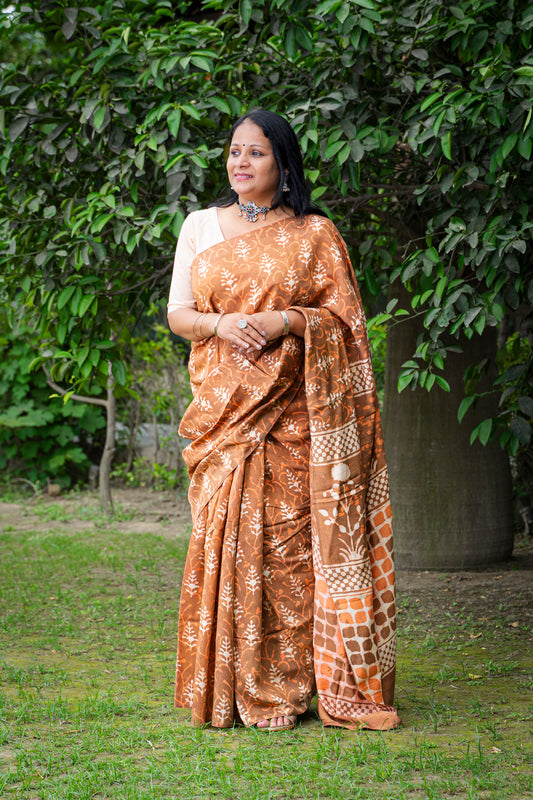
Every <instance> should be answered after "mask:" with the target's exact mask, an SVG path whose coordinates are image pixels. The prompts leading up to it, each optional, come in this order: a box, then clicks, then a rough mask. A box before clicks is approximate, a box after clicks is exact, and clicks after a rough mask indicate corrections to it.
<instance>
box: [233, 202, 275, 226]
mask: <svg viewBox="0 0 533 800" xmlns="http://www.w3.org/2000/svg"><path fill="white" fill-rule="evenodd" d="M238 206H239V209H240V212H239V217H242V215H243V214H244V218H245V219H246V221H247V222H257V220H258V219H259V214H262V215H263V219H266V216H267V214H268V212H269V211H272V209H271V208H269V207H268V206H258V205H257V204H256V203H254V201H253V200H250V202H249V203H245V204H244V205H243V204H242V203H238Z"/></svg>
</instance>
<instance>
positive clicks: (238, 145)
mask: <svg viewBox="0 0 533 800" xmlns="http://www.w3.org/2000/svg"><path fill="white" fill-rule="evenodd" d="M231 147H246V143H244V144H238V143H237V142H235V143H233V142H232V143H231ZM248 147H263V148H265V147H268V145H266V144H249V145H248Z"/></svg>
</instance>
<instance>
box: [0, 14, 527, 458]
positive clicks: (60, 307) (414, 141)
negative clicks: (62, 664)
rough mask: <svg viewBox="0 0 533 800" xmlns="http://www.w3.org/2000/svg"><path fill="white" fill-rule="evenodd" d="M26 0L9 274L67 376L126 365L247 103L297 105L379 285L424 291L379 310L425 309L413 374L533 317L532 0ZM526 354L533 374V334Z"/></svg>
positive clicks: (19, 303) (12, 152)
mask: <svg viewBox="0 0 533 800" xmlns="http://www.w3.org/2000/svg"><path fill="white" fill-rule="evenodd" d="M10 8H11V9H12V10H11V11H10V15H11V17H10V19H11V25H10V26H8V25H6V26H4V30H3V33H2V34H0V35H1V36H2V41H6V40H9V47H10V49H9V51H8V56H7V60H6V62H4V63H3V64H2V74H1V76H0V104H1V106H2V112H3V115H4V121H3V122H2V123H1V124H0V131H1V135H3V136H4V137H5V147H4V152H3V155H2V157H1V158H0V171H1V173H2V175H3V176H4V189H3V190H0V191H2V195H1V203H2V212H1V215H0V217H1V218H0V231H4V234H3V236H4V238H5V240H6V243H5V250H4V255H3V257H2V260H1V263H2V265H3V275H2V278H1V279H0V292H1V291H3V292H4V294H5V295H6V296H7V297H8V298H9V301H10V303H11V308H12V313H14V314H16V313H17V312H18V311H19V310H21V309H22V308H23V313H24V314H25V316H27V317H30V318H31V319H33V322H34V324H36V325H38V327H39V330H40V337H41V341H42V342H43V345H42V351H41V354H42V358H44V359H46V360H47V361H51V362H53V364H54V365H53V372H54V376H55V377H56V378H58V379H61V380H72V381H75V382H84V381H85V382H90V383H91V384H93V385H94V384H95V383H98V384H101V385H105V383H106V380H107V364H106V362H107V360H111V362H112V363H113V372H114V375H115V378H116V380H117V381H118V384H119V385H121V386H125V385H126V382H127V376H126V370H125V367H124V362H123V360H122V353H123V352H124V348H125V345H126V344H127V342H128V340H129V338H130V337H131V334H132V330H133V328H134V325H135V321H136V319H137V318H138V315H139V314H140V313H141V309H142V308H143V307H146V306H147V305H148V304H149V303H150V301H151V300H152V299H155V298H157V297H160V296H163V295H165V294H166V291H167V286H168V277H169V268H170V261H171V253H172V249H173V244H174V241H175V237H176V234H177V233H178V230H179V228H180V225H181V222H182V220H183V217H184V214H185V213H187V211H189V210H190V209H192V208H194V207H196V206H197V205H198V204H200V203H205V202H206V201H207V200H210V199H212V197H213V195H215V194H218V193H219V192H220V191H221V190H222V188H223V184H224V178H223V173H224V171H223V169H222V168H221V164H220V157H221V154H222V147H223V143H224V135H225V131H226V130H227V129H228V127H229V125H230V122H231V121H232V120H233V119H234V118H235V117H236V116H237V115H238V114H240V113H241V111H243V110H244V109H246V108H248V107H249V106H251V105H261V106H264V107H268V108H272V109H273V110H276V111H279V112H282V113H286V114H287V115H288V116H289V117H290V118H291V120H292V122H293V125H294V127H295V130H296V131H297V134H298V136H299V139H300V142H301V144H302V148H303V150H304V152H305V156H306V162H307V165H308V177H309V179H310V181H311V182H312V184H313V198H314V199H315V201H319V202H321V203H323V204H324V207H325V208H327V210H328V211H329V213H330V214H331V216H332V217H333V218H334V220H335V221H336V222H337V223H338V224H339V226H340V228H341V230H342V232H343V234H344V235H345V238H346V239H347V241H348V243H349V245H350V247H351V249H352V253H353V254H354V256H355V258H354V262H355V264H356V271H357V275H358V279H359V282H360V284H361V288H362V291H363V296H364V297H365V299H366V301H367V302H368V303H369V304H371V303H372V301H373V300H375V298H376V297H378V295H379V294H380V293H382V292H383V291H386V289H387V287H388V285H389V284H390V283H391V282H393V283H394V282H396V284H398V283H399V282H401V284H403V286H405V287H406V288H407V289H408V290H409V292H410V294H411V300H410V304H408V306H407V308H398V304H397V303H396V301H395V299H394V298H391V299H390V301H389V302H388V304H387V307H386V311H385V313H384V314H383V315H381V316H380V317H379V318H378V320H377V321H378V323H379V322H383V321H386V320H388V321H389V322H391V323H392V324H398V323H399V322H400V321H401V315H402V314H406V313H409V314H410V315H412V314H417V315H420V316H421V317H422V318H423V320H424V325H425V333H424V334H423V335H422V336H421V337H420V339H419V341H418V343H417V346H416V349H415V352H413V354H412V357H411V358H410V359H409V360H408V361H407V363H406V364H404V367H403V369H402V371H401V373H400V375H399V388H400V389H403V388H405V387H407V386H410V387H414V386H415V385H420V386H423V387H425V388H426V389H428V390H429V389H431V388H433V387H434V386H435V385H437V386H440V387H442V388H443V389H447V388H448V379H447V377H446V376H447V374H449V371H450V370H453V351H454V349H456V348H457V344H456V342H455V341H454V337H459V336H460V335H462V334H464V335H465V336H466V337H472V336H478V335H479V334H481V333H482V332H483V331H484V329H485V328H486V327H487V326H499V325H500V324H501V323H502V321H505V324H506V327H507V328H508V329H509V332H510V333H513V332H514V331H517V330H521V331H523V332H524V335H526V336H529V335H531V325H532V319H531V312H530V308H531V302H532V300H533V273H532V266H531V264H532V249H533V248H532V238H531V226H532V224H533V223H532V222H531V221H530V219H529V217H528V210H529V208H530V207H531V205H532V202H533V196H532V195H533V181H532V175H531V171H532V161H531V152H532V144H533V119H532V100H531V94H532V92H531V89H532V85H533V57H532V55H531V53H532V49H531V42H532V29H533V11H532V9H531V4H530V3H527V2H525V0H503V2H501V1H500V0H457V3H455V4H454V5H448V4H444V3H442V2H441V1H440V0H425V2H424V3H418V2H410V0H399V2H396V3H394V4H393V3H389V2H383V3H377V2H375V0H346V1H345V2H340V0H322V2H320V3H318V4H312V5H310V4H309V3H308V2H306V0H296V1H295V0H290V2H289V0H257V1H256V2H255V1H254V2H253V3H252V2H251V0H240V2H236V0H205V1H204V3H203V4H202V6H201V7H199V6H198V5H197V4H194V3H185V2H184V3H182V4H181V5H180V6H174V5H172V4H171V3H170V2H169V0H158V1H157V2H155V3H152V4H145V3H140V2H132V1H130V0H122V1H121V2H111V0H104V1H103V2H98V3H96V4H95V5H94V6H92V7H86V6H84V7H80V8H73V7H67V8H65V7H63V6H62V5H60V4H58V3H56V2H52V0H47V2H41V3H39V4H36V5H35V6H31V7H30V6H28V5H23V4H20V3H14V4H13V5H12V6H11V7H10ZM22 39H23V40H24V41H23V44H24V46H23V47H22V48H17V47H16V45H17V43H20V42H21V40H22ZM28 43H31V46H30V45H29V44H28ZM17 52H22V53H23V54H24V56H23V58H20V57H19V58H20V61H19V62H18V63H16V62H15V55H14V54H15V53H17ZM9 59H12V60H9ZM521 363H522V364H523V365H524V373H523V374H524V375H527V376H530V375H531V350H529V354H528V355H527V360H526V361H524V362H521ZM473 366H475V365H473ZM521 391H523V394H522V395H521V396H523V397H525V398H528V399H530V398H531V397H532V396H533V387H532V385H531V378H530V377H527V379H524V385H523V390H522V389H521ZM472 402H473V401H472ZM517 418H519V419H520V420H521V421H520V422H519V423H517V422H514V423H513V426H511V424H510V420H511V419H517ZM502 420H503V421H505V420H508V421H509V424H508V425H507V426H506V428H505V435H504V436H503V438H502V443H503V444H505V445H507V446H509V447H511V448H513V447H516V440H517V439H518V440H519V442H521V443H522V444H523V445H527V443H528V441H529V440H530V421H529V418H528V417H527V414H526V415H525V414H524V412H523V410H522V409H521V408H520V409H519V411H518V412H517V415H515V416H514V417H512V415H511V417H509V416H507V417H502ZM486 428H487V426H486ZM486 428H485V429H484V430H486ZM493 428H494V430H497V429H499V428H500V426H499V425H497V424H494V425H492V424H491V430H492V429H493ZM478 438H479V437H478ZM483 438H484V436H483V437H481V439H483Z"/></svg>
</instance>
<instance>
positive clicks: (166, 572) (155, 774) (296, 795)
mask: <svg viewBox="0 0 533 800" xmlns="http://www.w3.org/2000/svg"><path fill="white" fill-rule="evenodd" d="M56 511H57V510H56ZM56 511H54V510H53V509H52V511H43V510H41V514H40V518H41V520H43V521H45V522H48V523H49V527H47V526H46V525H45V526H44V527H43V525H42V524H41V525H40V526H39V530H35V531H30V532H18V533H12V532H7V533H4V534H2V535H0V796H1V797H2V798H24V800H33V799H34V798H35V799H37V798H39V800H41V799H42V800H52V799H53V800H70V798H72V799H74V798H76V800H89V798H91V800H104V799H105V798H120V800H129V799H130V798H131V800H143V799H144V798H146V800H148V798H150V800H151V799H152V798H154V799H155V798H161V799H163V798H164V799H165V800H167V799H169V798H183V799H184V800H185V799H187V800H196V799H198V800H206V799H209V800H215V799H216V800H222V799H224V800H226V799H227V800H232V799H233V798H239V800H255V799H256V798H257V800H289V798H290V800H330V799H331V800H333V798H335V799H336V798H339V800H340V799H341V798H342V799H343V800H358V799H360V800H445V799H446V798H450V800H525V798H530V797H533V781H532V779H531V774H532V761H533V758H532V752H531V744H532V741H533V737H532V732H533V703H532V699H531V689H532V678H531V667H532V662H533V656H532V653H531V631H530V630H529V629H527V627H526V626H523V627H522V628H520V629H518V630H517V629H514V628H509V620H508V617H509V615H508V612H507V611H506V610H505V608H502V609H501V610H498V609H494V610H493V611H494V613H493V617H492V619H491V621H490V624H488V623H487V622H486V621H481V620H480V618H479V616H480V615H476V614H475V613H470V614H468V613H457V614H453V613H451V612H450V614H449V615H447V614H446V613H445V612H444V611H443V610H442V609H441V607H440V603H439V598H438V596H437V598H436V602H435V604H434V607H432V608H428V609H427V610H426V609H424V608H422V607H421V605H420V604H419V603H417V602H416V601H412V600H411V597H410V595H409V593H406V594H405V596H402V597H401V602H400V607H401V613H400V614H399V620H400V635H399V664H398V681H397V705H398V710H399V713H400V716H401V717H402V719H403V721H404V726H403V727H402V729H400V730H399V731H395V732H391V733H388V734H380V733H372V732H364V731H363V732H349V731H343V730H337V729H324V728H323V727H322V726H321V725H320V723H319V722H318V720H317V717H316V713H315V711H314V710H313V709H312V710H311V711H310V712H309V713H308V714H307V715H306V717H305V718H304V719H303V720H302V722H301V724H300V725H298V726H297V727H296V728H295V730H294V731H291V732H283V733H278V734H265V733H260V732H258V731H255V730H245V729H243V728H239V727H236V728H234V729H230V730H227V731H213V730H211V729H210V728H208V727H207V728H205V729H200V730H199V729H193V728H191V727H190V726H189V724H188V714H187V712H185V711H181V710H180V711H176V710H174V709H173V707H172V690H173V670H174V657H175V638H176V630H177V600H178V595H179V583H180V578H181V571H182V566H183V561H184V557H185V551H186V533H187V532H183V531H182V532H178V533H179V534H180V535H178V536H177V537H176V538H175V539H172V538H168V535H165V537H158V536H154V535H147V534H141V533H124V532H122V531H120V530H118V529H117V526H113V525H109V524H106V525H104V524H103V523H102V524H101V525H100V523H98V521H96V522H97V523H98V524H95V525H92V527H90V529H89V528H88V529H87V531H85V532H83V533H80V532H79V527H78V528H76V530H75V531H74V530H69V521H70V520H71V516H70V513H71V512H69V514H68V515H64V514H61V513H59V512H57V513H56ZM83 513H84V512H82V511H81V510H80V514H79V515H78V517H77V518H78V519H79V518H80V516H81V517H82V518H85V517H83ZM93 522H94V520H93ZM435 580H436V583H437V586H436V589H437V593H438V590H439V585H438V581H439V578H438V576H436V578H435ZM517 602H519V601H517ZM517 613H518V612H517V610H516V608H513V611H512V615H514V617H516V616H517ZM512 615H511V616H512ZM514 617H513V618H514ZM519 621H520V620H519Z"/></svg>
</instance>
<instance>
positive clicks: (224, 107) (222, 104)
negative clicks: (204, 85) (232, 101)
mask: <svg viewBox="0 0 533 800" xmlns="http://www.w3.org/2000/svg"><path fill="white" fill-rule="evenodd" d="M209 102H210V103H211V105H212V106H214V107H215V108H217V109H218V110H219V111H222V112H223V113H224V114H227V115H228V116H231V113H232V112H231V108H230V107H229V105H228V104H227V103H226V101H225V100H222V98H221V97H210V98H209Z"/></svg>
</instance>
